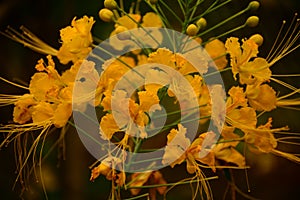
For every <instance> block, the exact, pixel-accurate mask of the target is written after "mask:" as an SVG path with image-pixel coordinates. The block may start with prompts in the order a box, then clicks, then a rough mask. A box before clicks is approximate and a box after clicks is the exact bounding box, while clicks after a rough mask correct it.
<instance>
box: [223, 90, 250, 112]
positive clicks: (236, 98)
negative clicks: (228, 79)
mask: <svg viewBox="0 0 300 200" xmlns="http://www.w3.org/2000/svg"><path fill="white" fill-rule="evenodd" d="M228 94H229V97H228V98H227V101H226V109H227V112H230V111H231V110H233V109H235V108H238V107H247V106H248V104H247V102H248V100H247V99H246V95H245V93H244V90H243V88H241V87H235V86H233V87H232V88H230V90H229V91H228Z"/></svg>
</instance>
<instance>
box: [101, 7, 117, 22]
mask: <svg viewBox="0 0 300 200" xmlns="http://www.w3.org/2000/svg"><path fill="white" fill-rule="evenodd" d="M99 17H100V19H102V20H103V21H105V22H111V21H112V20H113V17H114V13H113V12H112V11H111V10H109V9H107V8H103V9H101V10H100V11H99Z"/></svg>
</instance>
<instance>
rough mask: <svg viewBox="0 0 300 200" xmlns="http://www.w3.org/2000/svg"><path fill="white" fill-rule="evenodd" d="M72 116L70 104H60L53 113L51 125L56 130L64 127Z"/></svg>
mask: <svg viewBox="0 0 300 200" xmlns="http://www.w3.org/2000/svg"><path fill="white" fill-rule="evenodd" d="M71 115H72V104H70V103H66V102H64V103H61V104H59V105H58V106H57V108H56V109H55V111H54V116H53V124H54V125H55V126H56V127H57V128H61V127H63V126H65V125H66V124H67V122H68V120H69V118H70V117H71Z"/></svg>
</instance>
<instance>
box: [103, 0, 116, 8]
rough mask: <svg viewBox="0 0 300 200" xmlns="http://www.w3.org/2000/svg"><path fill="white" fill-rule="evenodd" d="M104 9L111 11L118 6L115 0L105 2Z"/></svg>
mask: <svg viewBox="0 0 300 200" xmlns="http://www.w3.org/2000/svg"><path fill="white" fill-rule="evenodd" d="M104 7H105V8H108V9H110V10H113V9H116V8H117V7H118V4H117V2H116V1H115V0H105V1H104Z"/></svg>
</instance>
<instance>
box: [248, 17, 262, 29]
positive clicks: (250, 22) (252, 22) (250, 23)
mask: <svg viewBox="0 0 300 200" xmlns="http://www.w3.org/2000/svg"><path fill="white" fill-rule="evenodd" d="M258 22H259V18H258V17H257V16H251V17H249V18H248V19H247V21H246V23H245V24H246V26H249V27H255V26H257V25H258Z"/></svg>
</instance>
